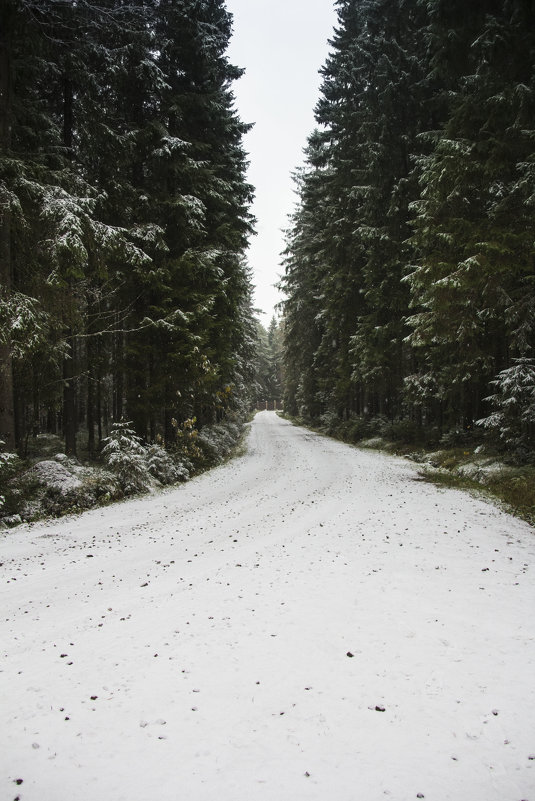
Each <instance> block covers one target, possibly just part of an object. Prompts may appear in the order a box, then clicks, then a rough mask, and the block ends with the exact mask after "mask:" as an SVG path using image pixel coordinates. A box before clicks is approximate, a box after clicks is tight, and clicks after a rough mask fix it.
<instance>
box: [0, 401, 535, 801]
mask: <svg viewBox="0 0 535 801" xmlns="http://www.w3.org/2000/svg"><path fill="white" fill-rule="evenodd" d="M534 554H535V538H534V532H533V529H531V528H530V527H529V526H528V525H526V524H524V523H522V522H519V521H518V520H515V519H513V518H511V517H509V516H507V515H505V514H503V513H501V512H499V511H497V510H496V509H494V508H493V507H492V506H490V505H488V504H486V503H484V502H481V501H478V500H474V499H473V498H471V497H470V496H468V495H466V494H464V493H460V492H456V491H451V490H440V489H437V488H435V487H433V486H431V485H429V484H426V483H423V482H421V481H419V480H418V477H417V474H416V472H415V468H414V466H412V465H411V464H409V463H407V462H405V461H403V460H401V459H396V458H393V457H390V456H386V455H382V454H377V453H372V452H366V451H359V450H357V449H354V448H351V447H348V446H345V445H343V444H341V443H337V442H334V441H332V440H329V439H326V438H322V437H319V436H316V435H314V434H311V433H310V432H307V431H305V430H304V429H300V428H295V427H293V426H291V425H290V424H288V423H287V422H285V421H283V420H281V419H279V418H278V417H277V416H276V415H275V414H274V413H269V412H262V413H261V414H259V415H257V417H256V418H255V421H254V423H253V426H252V431H251V435H250V439H249V449H248V452H247V454H246V455H245V456H243V457H241V458H239V459H236V460H235V461H233V462H232V463H230V464H228V465H224V466H222V467H220V468H217V469H216V470H213V471H211V472H210V473H207V474H205V475H203V476H201V477H200V478H198V479H196V480H194V481H192V482H191V483H189V484H186V485H184V486H182V487H180V488H178V489H174V490H171V491H167V492H165V493H163V494H159V495H157V496H153V497H148V498H143V499H141V500H134V501H131V502H127V503H122V504H117V505H114V506H110V507H109V508H106V509H99V510H94V511H91V512H88V513H86V514H84V515H82V516H80V517H74V518H69V519H66V518H64V519H62V520H59V521H53V522H48V523H42V524H36V525H33V526H21V527H19V528H17V529H15V530H13V531H9V532H2V534H1V538H0V562H2V566H1V567H0V582H1V583H0V586H1V587H2V596H1V599H0V608H1V611H0V616H1V623H0V642H1V646H0V647H1V652H2V662H1V666H0V667H1V672H0V689H1V693H2V696H1V699H0V712H1V726H0V798H1V799H2V801H12V800H13V799H15V798H20V800H21V801H101V800H103V799H106V801H149V799H154V800H155V801H331V799H332V800H333V801H376V800H377V799H383V798H385V797H390V798H392V799H393V801H405V799H415V798H418V797H425V798H426V799H428V801H432V800H434V801H446V800H447V799H452V801H453V799H455V801H522V800H523V799H527V801H535V625H534V617H535V616H534V612H535V586H534V582H533V577H532V576H531V577H530V570H531V571H532V570H533V561H534V559H533V557H534Z"/></svg>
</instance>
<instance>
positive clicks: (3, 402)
mask: <svg viewBox="0 0 535 801" xmlns="http://www.w3.org/2000/svg"><path fill="white" fill-rule="evenodd" d="M8 15H9V11H6V10H4V13H2V14H1V15H0V153H4V154H5V153H7V152H8V151H9V149H10V146H11V55H10V39H9V27H10V26H9V20H8V19H6V17H7V16H8ZM11 271H12V267H11V212H10V209H9V207H8V205H7V203H4V204H2V205H0V292H1V293H2V295H3V299H4V300H8V299H9V297H10V295H11ZM6 336H7V341H6V342H4V343H2V344H1V345H0V438H1V439H2V440H3V441H4V442H5V443H6V447H7V448H8V449H9V450H13V449H14V448H15V445H16V442H15V413H14V402H13V364H12V360H11V344H10V341H9V332H6Z"/></svg>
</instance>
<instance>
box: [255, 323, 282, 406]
mask: <svg viewBox="0 0 535 801" xmlns="http://www.w3.org/2000/svg"><path fill="white" fill-rule="evenodd" d="M256 329H257V340H258V345H257V351H256V360H255V366H256V371H255V381H254V395H255V401H256V404H257V405H258V406H259V405H261V404H263V403H265V402H266V401H267V402H268V403H269V404H271V403H272V402H273V401H277V402H280V401H281V400H282V394H283V381H284V379H283V373H282V347H283V343H282V329H281V326H280V323H279V322H278V321H277V318H276V317H272V318H271V322H270V324H269V327H268V329H267V330H266V329H265V328H264V326H263V325H262V323H261V322H260V321H258V320H257V322H256Z"/></svg>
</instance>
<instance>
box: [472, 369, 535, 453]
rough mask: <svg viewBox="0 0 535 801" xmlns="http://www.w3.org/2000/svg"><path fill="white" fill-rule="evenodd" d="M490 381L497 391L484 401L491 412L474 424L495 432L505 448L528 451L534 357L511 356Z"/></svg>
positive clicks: (534, 418) (534, 402)
mask: <svg viewBox="0 0 535 801" xmlns="http://www.w3.org/2000/svg"><path fill="white" fill-rule="evenodd" d="M491 384H492V385H493V386H494V387H495V389H496V392H495V393H494V394H493V395H490V396H489V397H488V398H486V399H485V400H486V401H488V402H489V403H491V404H492V406H493V407H494V411H493V412H492V413H491V414H490V415H489V416H488V417H484V418H482V419H481V420H478V421H477V425H480V426H482V427H483V428H486V429H487V430H488V431H491V432H493V433H494V434H496V435H497V436H498V438H499V439H500V440H501V442H502V443H503V444H504V445H506V446H507V447H508V448H514V449H516V450H517V451H522V452H525V451H526V450H528V451H529V450H531V449H532V448H533V446H534V444H535V443H534V432H535V360H534V359H530V358H527V357H525V356H524V357H521V358H518V359H514V360H513V365H512V366H511V367H508V368H507V369H506V370H502V371H501V373H498V375H497V377H496V378H495V379H494V381H491Z"/></svg>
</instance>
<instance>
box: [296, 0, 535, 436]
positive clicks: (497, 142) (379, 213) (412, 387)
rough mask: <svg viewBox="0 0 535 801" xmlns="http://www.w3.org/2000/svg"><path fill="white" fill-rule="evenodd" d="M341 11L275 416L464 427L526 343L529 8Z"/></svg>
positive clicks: (533, 310)
mask: <svg viewBox="0 0 535 801" xmlns="http://www.w3.org/2000/svg"><path fill="white" fill-rule="evenodd" d="M337 5H338V15H339V20H338V21H339V24H338V27H337V29H336V32H335V35H334V38H333V40H332V43H331V44H332V51H331V54H330V56H329V58H328V60H327V63H326V65H325V67H324V69H323V76H324V82H323V86H322V93H321V96H320V99H319V102H318V105H317V107H316V119H317V122H318V125H319V128H318V130H317V131H316V132H314V134H313V135H312V136H311V137H310V139H309V147H308V152H307V166H306V167H305V170H304V171H303V173H302V174H301V175H300V176H298V190H299V194H300V205H299V207H298V209H297V211H296V213H295V215H294V217H293V219H292V220H291V227H290V230H289V233H288V250H287V254H286V275H285V277H284V279H283V281H282V285H283V288H284V289H285V291H286V293H287V296H288V298H287V301H286V302H285V319H284V328H285V332H286V345H285V367H286V407H287V409H288V411H289V412H290V413H291V414H300V415H301V416H303V417H305V418H308V419H310V420H315V421H323V422H324V423H325V424H326V425H328V426H330V427H331V428H332V426H333V425H334V426H335V427H336V426H337V424H336V420H338V421H343V420H348V419H349V420H351V419H353V418H356V419H357V420H360V419H363V420H364V421H366V420H368V419H381V418H384V419H385V420H386V421H389V425H390V426H394V427H400V426H401V427H402V426H403V421H405V420H406V421H407V424H408V426H409V428H411V430H414V432H415V436H417V432H418V429H419V428H422V430H423V429H428V428H429V427H432V428H437V430H438V432H439V435H440V433H444V432H446V431H448V430H450V429H451V430H457V431H470V430H472V429H473V425H474V422H475V420H476V419H477V418H478V417H480V416H481V413H482V400H483V398H485V397H486V396H487V395H488V394H489V384H490V382H492V380H493V379H494V377H495V376H496V375H497V374H498V373H499V372H500V371H501V370H503V369H507V368H508V367H509V366H510V365H511V364H512V360H513V359H514V358H517V357H526V356H529V355H530V354H532V352H533V347H534V345H535V332H534V324H535V296H534V288H535V284H534V282H535V275H534V267H535V247H534V244H533V225H534V216H535V214H534V209H535V205H534V198H535V183H534V178H535V168H534V158H535V155H534V154H535V150H534V141H535V129H534V120H535V77H534V76H535V69H534V66H535V25H534V11H533V5H532V3H529V2H524V0H508V2H505V3H504V2H498V1H497V0H496V1H494V0H487V2H483V0H481V2H479V1H478V2H475V3H470V4H466V3H462V4H461V3H460V2H453V3H452V2H449V3H446V2H445V1H444V0H428V2H423V0H396V2H385V1H384V0H338V3H337ZM396 421H397V422H396ZM356 425H357V427H359V426H361V423H358V424H357V423H356ZM400 430H401V428H400ZM526 436H527V429H525V431H524V433H523V434H522V437H523V438H524V439H525V437H526Z"/></svg>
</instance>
